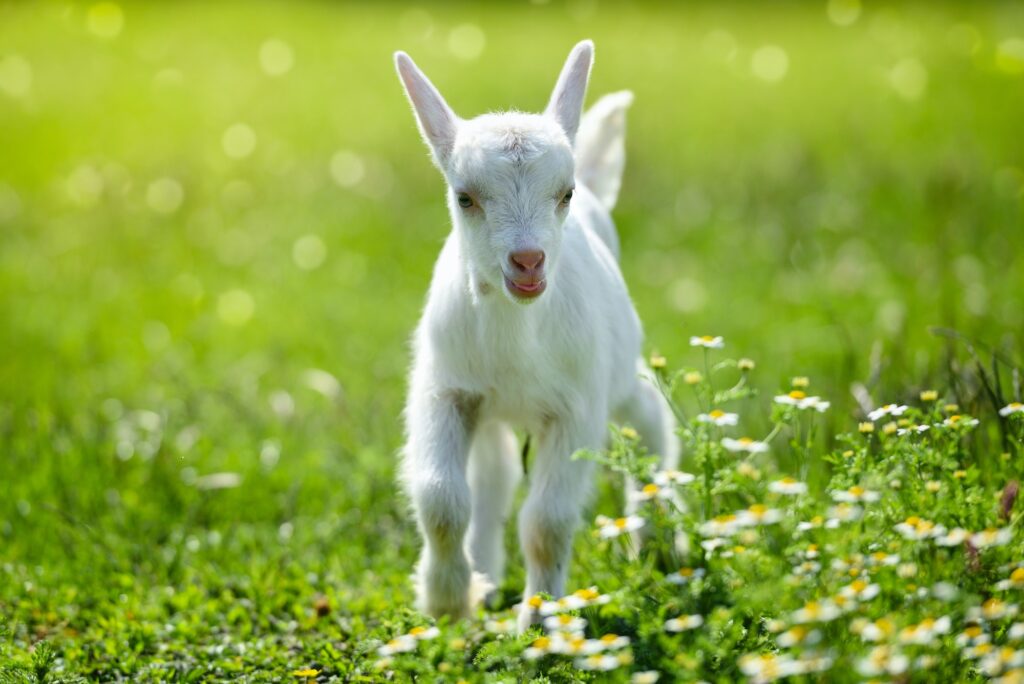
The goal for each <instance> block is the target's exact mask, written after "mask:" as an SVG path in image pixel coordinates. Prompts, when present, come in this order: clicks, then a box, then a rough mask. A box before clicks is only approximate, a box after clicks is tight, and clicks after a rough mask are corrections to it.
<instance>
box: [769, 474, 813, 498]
mask: <svg viewBox="0 0 1024 684" xmlns="http://www.w3.org/2000/svg"><path fill="white" fill-rule="evenodd" d="M768 491H770V492H773V493H775V494H785V495H787V496H799V495H800V494H806V493H807V485H806V484H805V483H803V482H800V481H799V480H797V479H796V478H793V477H784V478H782V479H781V480H776V481H775V482H772V483H771V484H770V485H768Z"/></svg>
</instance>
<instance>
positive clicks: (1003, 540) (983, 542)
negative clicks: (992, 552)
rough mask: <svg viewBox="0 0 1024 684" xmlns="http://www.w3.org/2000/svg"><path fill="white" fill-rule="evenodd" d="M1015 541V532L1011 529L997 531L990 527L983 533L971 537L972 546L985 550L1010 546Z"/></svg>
mask: <svg viewBox="0 0 1024 684" xmlns="http://www.w3.org/2000/svg"><path fill="white" fill-rule="evenodd" d="M1011 539H1013V530H1011V529H1010V528H1009V527H1004V528H1002V529H996V528H994V527H989V528H987V529H985V530H982V531H981V532H978V533H976V534H972V535H971V544H972V545H973V546H974V547H975V548H978V549H984V548H987V547H989V546H1003V545H1005V544H1008V543H1009V542H1010V540H1011Z"/></svg>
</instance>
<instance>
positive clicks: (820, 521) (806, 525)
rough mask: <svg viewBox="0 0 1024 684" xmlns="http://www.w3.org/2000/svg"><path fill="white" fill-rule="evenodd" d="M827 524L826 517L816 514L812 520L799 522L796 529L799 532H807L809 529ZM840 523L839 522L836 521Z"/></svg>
mask: <svg viewBox="0 0 1024 684" xmlns="http://www.w3.org/2000/svg"><path fill="white" fill-rule="evenodd" d="M824 524H825V518H823V517H822V516H820V515H816V516H814V517H813V518H811V519H810V520H806V521H803V522H801V523H799V524H797V526H796V529H797V531H798V532H806V531H807V530H816V529H818V528H819V527H821V526H823V525H824ZM836 524H837V525H838V522H837V523H836Z"/></svg>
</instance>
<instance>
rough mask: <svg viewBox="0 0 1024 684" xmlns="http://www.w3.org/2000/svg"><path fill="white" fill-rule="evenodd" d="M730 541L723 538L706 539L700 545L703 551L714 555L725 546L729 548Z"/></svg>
mask: <svg viewBox="0 0 1024 684" xmlns="http://www.w3.org/2000/svg"><path fill="white" fill-rule="evenodd" d="M728 545H729V540H728V539H722V538H721V537H714V538H712V539H705V540H704V541H702V542H701V543H700V546H701V548H702V549H704V550H705V551H707V552H708V553H714V552H715V550H716V549H720V548H722V547H723V546H728Z"/></svg>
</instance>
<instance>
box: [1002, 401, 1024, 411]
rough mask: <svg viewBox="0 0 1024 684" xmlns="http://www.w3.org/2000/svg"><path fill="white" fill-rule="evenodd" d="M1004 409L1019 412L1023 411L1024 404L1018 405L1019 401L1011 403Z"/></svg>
mask: <svg viewBox="0 0 1024 684" xmlns="http://www.w3.org/2000/svg"><path fill="white" fill-rule="evenodd" d="M1006 408H1008V409H1010V410H1011V411H1020V410H1021V409H1024V404H1022V403H1020V402H1019V401H1011V402H1010V405H1009V406H1007V407H1006Z"/></svg>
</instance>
